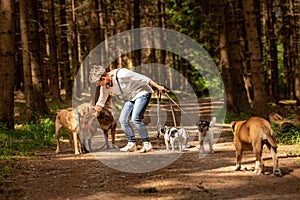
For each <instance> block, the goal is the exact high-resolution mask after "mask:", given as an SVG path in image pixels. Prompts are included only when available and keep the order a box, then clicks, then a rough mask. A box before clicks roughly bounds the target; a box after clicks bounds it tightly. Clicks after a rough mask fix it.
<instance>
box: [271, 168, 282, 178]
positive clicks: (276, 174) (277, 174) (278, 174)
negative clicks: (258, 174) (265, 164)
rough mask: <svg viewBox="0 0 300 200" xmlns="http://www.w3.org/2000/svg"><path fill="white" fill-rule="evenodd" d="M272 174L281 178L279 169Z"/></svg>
mask: <svg viewBox="0 0 300 200" xmlns="http://www.w3.org/2000/svg"><path fill="white" fill-rule="evenodd" d="M273 174H274V176H277V177H281V176H282V172H281V170H280V169H275V170H274V171H273Z"/></svg>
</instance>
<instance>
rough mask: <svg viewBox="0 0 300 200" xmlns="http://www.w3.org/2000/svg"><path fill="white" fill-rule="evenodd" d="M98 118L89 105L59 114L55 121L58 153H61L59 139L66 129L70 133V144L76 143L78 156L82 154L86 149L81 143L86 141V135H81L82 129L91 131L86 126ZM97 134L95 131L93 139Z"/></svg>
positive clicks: (62, 111) (75, 148) (75, 147)
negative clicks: (63, 129)
mask: <svg viewBox="0 0 300 200" xmlns="http://www.w3.org/2000/svg"><path fill="white" fill-rule="evenodd" d="M96 116H97V112H96V111H95V109H94V106H93V105H91V104H89V103H84V104H81V105H80V106H78V107H77V108H74V109H73V108H69V109H64V110H61V111H60V112H58V113H57V115H56V119H55V130H56V131H55V135H56V142H57V147H56V153H59V152H60V146H59V137H60V131H61V129H62V128H65V129H66V130H67V131H68V132H69V134H70V143H71V142H72V141H73V142H74V151H75V154H76V155H77V154H80V153H82V152H83V151H82V149H83V148H85V146H84V144H82V141H81V140H83V141H84V135H80V134H81V132H82V133H83V131H82V129H85V130H87V129H89V127H87V125H86V124H90V122H91V121H92V120H94V119H95V117H96ZM91 132H92V131H91ZM95 133H96V131H95V129H94V130H93V133H92V134H91V135H92V136H91V137H93V136H94V135H95ZM90 139H91V138H89V140H90ZM89 144H90V141H89ZM85 150H86V149H85Z"/></svg>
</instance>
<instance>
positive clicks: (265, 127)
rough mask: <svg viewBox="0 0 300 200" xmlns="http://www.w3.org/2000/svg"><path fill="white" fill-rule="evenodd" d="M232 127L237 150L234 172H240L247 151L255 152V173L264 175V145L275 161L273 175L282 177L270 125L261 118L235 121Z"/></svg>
mask: <svg viewBox="0 0 300 200" xmlns="http://www.w3.org/2000/svg"><path fill="white" fill-rule="evenodd" d="M230 125H231V127H232V131H233V135H234V146H235V149H236V166H235V167H234V170H235V171H237V170H240V168H241V160H242V153H243V151H246V150H253V152H254V154H255V157H256V162H255V164H256V165H255V171H254V172H255V173H257V174H258V175H262V174H263V173H264V163H263V159H262V149H263V145H264V144H266V145H267V147H268V148H269V149H270V150H271V155H272V159H273V173H274V175H275V176H281V171H280V169H279V168H278V158H277V144H276V139H275V136H274V133H273V131H272V128H271V126H270V123H269V122H268V121H267V120H265V119H263V118H260V117H251V118H250V119H248V120H244V121H237V122H235V121H233V122H231V124H230Z"/></svg>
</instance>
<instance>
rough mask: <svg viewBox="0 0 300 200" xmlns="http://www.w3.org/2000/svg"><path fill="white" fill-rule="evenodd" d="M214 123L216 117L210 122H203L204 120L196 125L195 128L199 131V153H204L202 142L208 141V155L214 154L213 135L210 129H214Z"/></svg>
mask: <svg viewBox="0 0 300 200" xmlns="http://www.w3.org/2000/svg"><path fill="white" fill-rule="evenodd" d="M215 123H216V117H213V118H212V120H211V121H210V122H209V121H205V120H200V121H199V122H197V123H196V126H197V127H198V130H199V145H200V147H199V149H200V153H204V152H205V150H204V140H205V139H208V144H209V151H208V153H214V150H213V133H212V131H211V129H212V128H213V127H214V125H215Z"/></svg>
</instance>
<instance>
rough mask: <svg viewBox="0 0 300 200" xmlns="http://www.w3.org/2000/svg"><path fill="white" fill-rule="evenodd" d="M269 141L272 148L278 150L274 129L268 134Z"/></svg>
mask: <svg viewBox="0 0 300 200" xmlns="http://www.w3.org/2000/svg"><path fill="white" fill-rule="evenodd" d="M266 137H267V140H268V142H269V143H270V145H271V147H273V148H277V143H276V138H275V135H274V132H273V131H272V129H271V130H270V132H269V133H268V134H266Z"/></svg>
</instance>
